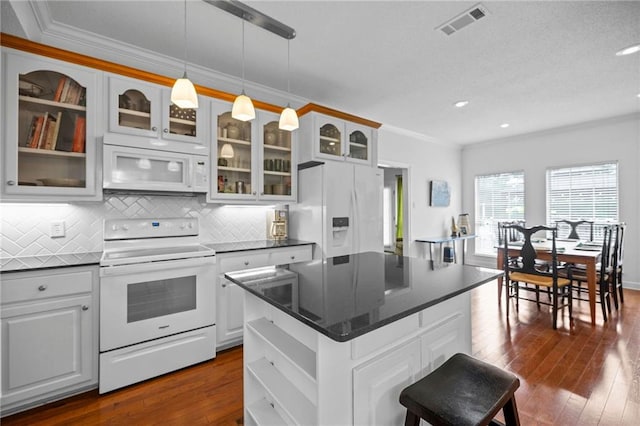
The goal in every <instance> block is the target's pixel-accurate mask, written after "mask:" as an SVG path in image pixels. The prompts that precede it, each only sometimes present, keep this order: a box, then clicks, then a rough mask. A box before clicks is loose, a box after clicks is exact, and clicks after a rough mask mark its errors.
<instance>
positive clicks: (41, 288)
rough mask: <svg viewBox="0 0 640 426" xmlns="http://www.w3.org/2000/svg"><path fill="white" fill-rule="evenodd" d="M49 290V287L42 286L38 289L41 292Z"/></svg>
mask: <svg viewBox="0 0 640 426" xmlns="http://www.w3.org/2000/svg"><path fill="white" fill-rule="evenodd" d="M46 289H47V286H46V285H44V284H42V285H41V286H40V287H38V290H40V291H45V290H46Z"/></svg>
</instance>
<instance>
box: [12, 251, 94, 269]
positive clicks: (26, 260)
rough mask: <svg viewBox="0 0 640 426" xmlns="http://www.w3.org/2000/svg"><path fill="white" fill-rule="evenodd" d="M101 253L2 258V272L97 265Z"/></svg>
mask: <svg viewBox="0 0 640 426" xmlns="http://www.w3.org/2000/svg"><path fill="white" fill-rule="evenodd" d="M101 257H102V252H101V251H96V252H89V253H70V254H47V255H42V256H22V257H6V258H0V272H16V271H33V270H38V269H49V268H62V267H69V266H84V265H97V264H99V263H100V258H101Z"/></svg>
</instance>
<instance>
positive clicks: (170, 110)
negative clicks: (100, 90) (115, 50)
mask: <svg viewBox="0 0 640 426" xmlns="http://www.w3.org/2000/svg"><path fill="white" fill-rule="evenodd" d="M106 80H107V81H108V83H107V87H108V89H107V90H108V99H109V102H108V106H107V110H108V123H109V127H108V128H109V132H112V133H121V134H126V135H131V136H141V137H140V138H127V139H122V140H125V141H127V144H128V145H129V146H133V147H136V148H152V149H157V150H165V151H180V152H194V153H198V154H202V153H203V151H204V150H207V149H208V144H207V139H208V137H207V131H208V129H207V127H208V126H207V123H208V119H209V117H208V108H207V106H208V102H207V101H206V100H205V99H204V98H202V97H199V107H198V108H197V109H193V108H184V109H182V108H179V107H178V106H176V105H173V104H172V103H171V88H170V87H165V86H160V85H156V84H152V83H146V82H143V81H140V80H136V79H132V78H127V77H122V76H118V75H107V76H106Z"/></svg>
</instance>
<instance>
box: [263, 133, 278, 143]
mask: <svg viewBox="0 0 640 426" xmlns="http://www.w3.org/2000/svg"><path fill="white" fill-rule="evenodd" d="M264 143H265V144H267V145H275V144H276V134H275V133H273V132H272V131H269V130H267V131H265V132H264Z"/></svg>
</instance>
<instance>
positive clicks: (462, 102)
mask: <svg viewBox="0 0 640 426" xmlns="http://www.w3.org/2000/svg"><path fill="white" fill-rule="evenodd" d="M468 104H469V101H458V102H456V103H455V104H453V105H454V106H455V107H456V108H462V107H463V106H467V105H468Z"/></svg>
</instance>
